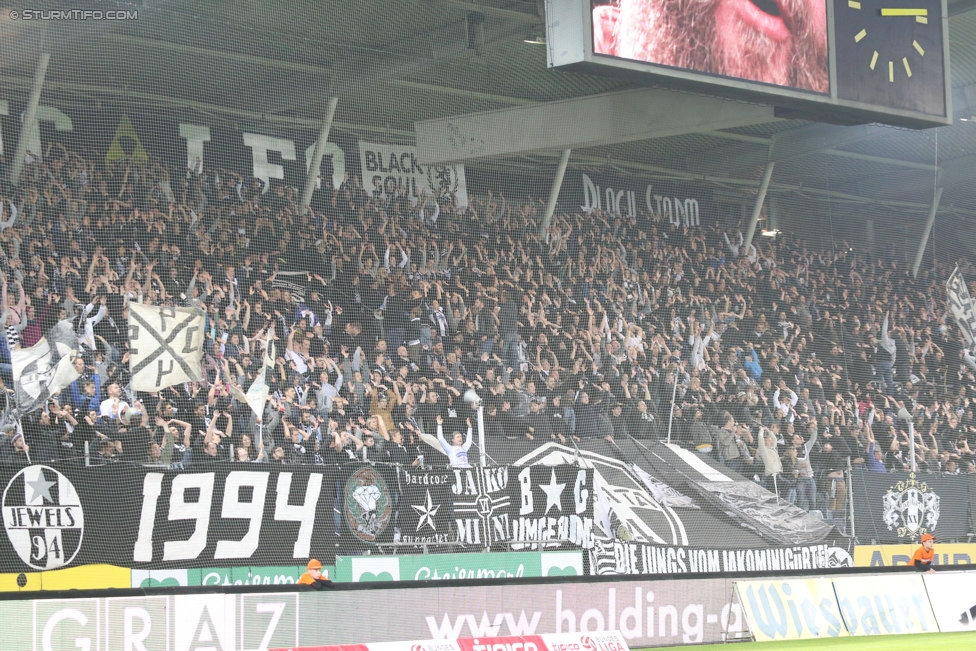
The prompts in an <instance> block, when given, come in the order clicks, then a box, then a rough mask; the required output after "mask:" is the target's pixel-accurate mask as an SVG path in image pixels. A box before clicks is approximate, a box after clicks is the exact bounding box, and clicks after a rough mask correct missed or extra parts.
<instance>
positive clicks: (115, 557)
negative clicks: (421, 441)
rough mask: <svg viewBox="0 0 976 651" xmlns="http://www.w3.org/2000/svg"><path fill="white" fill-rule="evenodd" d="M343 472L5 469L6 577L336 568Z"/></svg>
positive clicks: (0, 543)
mask: <svg viewBox="0 0 976 651" xmlns="http://www.w3.org/2000/svg"><path fill="white" fill-rule="evenodd" d="M337 472H338V470H337V469H335V470H333V469H331V468H308V467H298V466H291V467H280V466H279V467H269V466H259V465H255V464H247V465H237V464H234V465H230V464H228V465H213V466H209V467H208V466H203V467H201V468H199V469H197V468H194V469H192V470H189V471H183V472H175V471H170V470H162V469H159V470H157V469H153V468H143V467H140V466H134V465H129V464H111V465H107V466H102V467H92V468H85V467H80V466H75V465H71V464H63V465H58V466H57V467H53V466H42V465H34V466H28V467H26V468H22V469H17V468H9V467H5V468H2V469H0V481H2V483H3V486H4V487H5V488H4V493H3V505H2V507H3V526H4V531H5V535H4V536H0V571H2V572H31V571H36V570H53V569H58V568H61V567H65V566H77V565H85V564H94V563H108V564H113V565H122V566H127V567H133V568H148V567H156V568H159V567H180V568H186V567H220V566H229V565H245V564H256V565H269V566H271V565H281V564H283V563H289V562H290V563H293V564H295V565H300V564H304V563H305V562H306V561H307V560H308V559H309V558H310V557H314V558H318V559H319V560H321V561H322V562H323V563H327V564H330V565H331V564H334V558H335V534H334V532H335V525H334V522H333V517H332V514H333V495H334V491H332V490H330V489H329V488H330V487H331V486H333V485H334V483H335V476H336V475H337Z"/></svg>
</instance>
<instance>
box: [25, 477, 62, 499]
mask: <svg viewBox="0 0 976 651" xmlns="http://www.w3.org/2000/svg"><path fill="white" fill-rule="evenodd" d="M24 484H25V485H26V486H28V487H29V488H30V490H31V493H32V495H31V496H30V497H28V498H27V503H28V504H33V503H34V501H35V500H36V499H37V498H39V497H43V498H44V499H46V500H47V501H48V502H51V503H53V502H54V499H53V498H52V497H51V486H54V484H55V482H53V481H48V480H47V479H45V478H44V475H43V473H42V474H39V475H38V477H37V479H35V480H34V481H25V482H24ZM25 497H26V495H25ZM41 503H42V504H43V502H41Z"/></svg>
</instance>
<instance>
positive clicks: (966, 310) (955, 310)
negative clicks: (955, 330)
mask: <svg viewBox="0 0 976 651" xmlns="http://www.w3.org/2000/svg"><path fill="white" fill-rule="evenodd" d="M946 302H947V303H948V305H949V311H950V312H951V313H952V316H953V318H954V319H955V320H956V323H957V324H958V325H959V331H960V332H962V336H963V337H965V339H966V342H967V343H968V344H969V347H970V348H972V347H973V346H974V345H976V310H974V308H973V299H972V298H970V296H969V288H967V287H966V280H965V279H964V278H963V277H962V274H961V273H960V272H959V267H956V269H955V271H953V272H952V275H951V276H949V280H948V281H946Z"/></svg>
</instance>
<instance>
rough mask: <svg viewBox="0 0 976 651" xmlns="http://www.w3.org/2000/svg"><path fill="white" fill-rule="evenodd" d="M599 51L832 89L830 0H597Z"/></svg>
mask: <svg viewBox="0 0 976 651" xmlns="http://www.w3.org/2000/svg"><path fill="white" fill-rule="evenodd" d="M592 11H593V24H592V28H593V51H594V53H596V54H602V55H608V56H613V57H620V58H622V59H630V60H632V61H644V62H647V63H656V64H658V65H663V66H669V67H673V68H684V69H688V70H696V71H698V72H705V73H711V74H716V75H722V76H725V77H735V78H738V79H748V80H751V81H758V82H762V83H766V84H773V85H776V86H787V87H790V88H796V89H801V90H808V91H813V92H817V93H829V92H830V70H829V66H828V63H827V7H826V4H825V3H824V0H613V1H608V0H592Z"/></svg>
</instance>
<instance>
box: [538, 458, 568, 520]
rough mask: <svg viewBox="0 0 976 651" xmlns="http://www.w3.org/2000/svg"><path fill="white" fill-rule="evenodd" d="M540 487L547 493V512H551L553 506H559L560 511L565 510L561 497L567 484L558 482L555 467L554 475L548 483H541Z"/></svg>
mask: <svg viewBox="0 0 976 651" xmlns="http://www.w3.org/2000/svg"><path fill="white" fill-rule="evenodd" d="M539 488H541V489H542V491H543V492H544V493H545V494H546V513H549V509H551V508H552V507H554V506H555V507H558V508H559V510H560V511H562V510H563V503H562V500H561V499H560V498H561V497H562V494H563V489H564V488H566V484H557V483H556V470H555V469H553V471H552V475H551V476H550V478H549V483H548V484H541V485H540V486H539Z"/></svg>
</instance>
